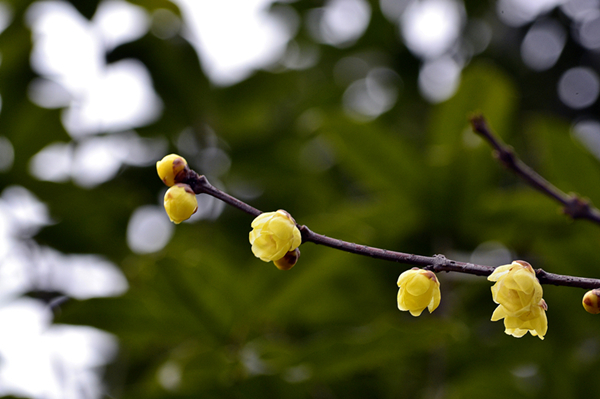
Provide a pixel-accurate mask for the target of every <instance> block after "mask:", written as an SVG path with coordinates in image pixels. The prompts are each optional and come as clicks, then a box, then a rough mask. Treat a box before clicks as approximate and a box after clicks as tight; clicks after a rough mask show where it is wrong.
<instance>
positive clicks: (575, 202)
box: [471, 115, 600, 225]
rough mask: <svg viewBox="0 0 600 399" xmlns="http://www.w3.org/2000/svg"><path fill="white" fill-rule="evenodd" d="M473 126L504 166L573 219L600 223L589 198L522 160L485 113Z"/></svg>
mask: <svg viewBox="0 0 600 399" xmlns="http://www.w3.org/2000/svg"><path fill="white" fill-rule="evenodd" d="M471 126H472V127H473V131H475V133H477V134H479V135H480V136H481V137H483V138H484V139H485V140H486V141H487V142H488V143H490V145H491V146H492V148H494V155H495V157H496V158H498V160H500V162H502V163H503V164H504V166H506V167H507V168H508V169H510V170H512V171H513V172H514V173H515V174H516V175H517V176H519V177H520V178H521V179H523V180H524V181H525V182H527V184H529V185H530V186H532V187H533V188H535V189H536V190H538V191H540V192H541V193H543V194H544V195H546V196H548V197H550V198H552V199H554V200H555V201H557V202H559V203H560V204H562V205H563V212H564V213H565V214H566V215H569V216H570V217H571V218H573V219H587V220H589V221H592V222H594V223H596V224H599V225H600V210H598V209H597V208H595V207H594V206H593V205H592V204H591V203H590V202H589V201H588V200H585V199H583V198H581V197H579V196H578V195H576V194H570V195H569V194H566V193H565V192H563V191H561V190H560V189H559V188H557V187H556V186H554V185H553V184H552V183H550V182H549V181H548V180H546V179H544V178H543V177H542V176H540V175H539V174H538V173H537V172H535V171H534V170H533V169H531V168H530V167H529V166H528V165H527V164H525V163H524V162H523V161H521V160H520V159H519V158H518V157H517V155H516V154H515V152H514V150H513V149H512V147H510V146H508V145H506V144H504V143H503V142H502V140H501V139H500V138H499V137H498V136H496V135H495V134H494V133H493V132H492V130H491V129H490V128H489V126H488V124H487V122H486V120H485V118H484V117H483V115H475V116H473V117H471Z"/></svg>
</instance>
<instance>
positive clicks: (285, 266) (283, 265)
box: [273, 248, 300, 270]
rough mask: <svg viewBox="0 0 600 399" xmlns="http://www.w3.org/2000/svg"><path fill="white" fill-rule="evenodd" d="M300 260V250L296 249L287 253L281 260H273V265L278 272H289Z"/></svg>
mask: <svg viewBox="0 0 600 399" xmlns="http://www.w3.org/2000/svg"><path fill="white" fill-rule="evenodd" d="M298 258H300V250H299V249H298V248H296V249H294V250H293V251H289V252H288V253H287V254H285V255H284V257H283V258H281V259H278V260H274V261H273V263H274V264H275V266H277V268H278V269H279V270H290V269H291V268H292V267H294V265H295V264H296V263H297V262H298Z"/></svg>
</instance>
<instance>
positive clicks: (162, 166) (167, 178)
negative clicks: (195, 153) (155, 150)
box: [156, 154, 187, 187]
mask: <svg viewBox="0 0 600 399" xmlns="http://www.w3.org/2000/svg"><path fill="white" fill-rule="evenodd" d="M186 166H187V162H186V160H185V159H184V158H183V157H182V156H179V155H177V154H170V155H167V156H165V157H164V158H163V159H161V160H160V161H158V162H157V163H156V171H157V172H158V177H160V179H161V180H162V181H163V182H164V183H165V184H166V185H167V186H169V187H171V186H172V185H174V184H175V183H177V175H178V174H179V173H180V172H181V171H183V170H184V169H185V167H186Z"/></svg>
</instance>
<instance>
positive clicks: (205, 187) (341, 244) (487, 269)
mask: <svg viewBox="0 0 600 399" xmlns="http://www.w3.org/2000/svg"><path fill="white" fill-rule="evenodd" d="M179 181H180V182H181V183H185V184H188V185H189V186H190V187H192V189H193V190H194V192H195V193H196V194H208V195H211V196H213V197H215V198H218V199H220V200H221V201H223V202H225V203H227V204H229V205H231V206H233V207H234V208H237V209H240V210H242V211H244V212H246V213H248V214H250V215H252V216H254V217H256V216H258V215H260V214H261V213H262V212H261V211H260V210H258V209H256V208H254V207H252V206H250V205H248V204H246V203H245V202H243V201H241V200H239V199H237V198H235V197H233V196H231V195H229V194H227V193H224V192H223V191H221V190H219V189H218V188H216V187H214V186H213V185H211V184H210V183H209V182H208V180H207V179H206V177H205V176H201V175H198V174H197V173H196V172H194V171H193V170H191V169H186V172H185V176H183V177H182V178H181V179H179ZM297 226H298V228H299V229H300V233H301V234H302V243H306V242H312V243H314V244H318V245H325V246H327V247H330V248H334V249H338V250H340V251H345V252H350V253H353V254H358V255H364V256H369V257H371V258H376V259H383V260H387V261H391V262H398V263H402V264H406V265H412V266H420V267H423V268H426V269H428V270H431V271H433V272H435V273H439V272H457V273H466V274H473V275H476V276H489V275H490V274H492V272H493V271H494V269H495V267H493V266H484V265H476V264H473V263H465V262H458V261H455V260H451V259H447V258H446V257H445V256H444V255H434V256H423V255H414V254H407V253H403V252H396V251H389V250H387V249H381V248H374V247H368V246H366V245H360V244H355V243H352V242H347V241H342V240H338V239H336V238H331V237H328V236H325V235H322V234H317V233H315V232H313V231H312V230H310V229H309V228H308V227H306V226H304V225H302V226H301V225H297ZM536 274H537V276H538V279H539V280H540V283H542V284H552V285H559V286H567V287H579V288H585V289H593V288H599V287H600V280H598V279H591V278H584V277H573V276H563V275H560V274H553V273H548V272H546V271H544V270H543V269H537V270H536Z"/></svg>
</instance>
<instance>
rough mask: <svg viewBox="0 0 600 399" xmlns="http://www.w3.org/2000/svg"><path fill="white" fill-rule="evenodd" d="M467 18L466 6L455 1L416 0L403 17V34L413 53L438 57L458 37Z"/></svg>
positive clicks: (401, 26)
mask: <svg viewBox="0 0 600 399" xmlns="http://www.w3.org/2000/svg"><path fill="white" fill-rule="evenodd" d="M464 18H465V10H464V6H463V5H462V4H459V3H457V2H456V1H453V0H423V1H414V2H412V3H411V4H410V5H409V6H408V7H407V8H406V10H405V11H404V13H403V14H402V17H401V19H400V22H401V24H400V28H401V34H402V37H403V38H404V42H405V43H406V46H407V47H408V48H409V49H410V51H412V52H413V53H414V54H416V55H417V56H419V57H423V58H436V57H439V56H441V55H442V54H444V53H445V52H446V51H448V50H449V49H450V48H451V47H452V46H453V45H454V43H455V42H456V41H457V39H458V38H459V35H460V31H461V29H462V25H463V22H464Z"/></svg>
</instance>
